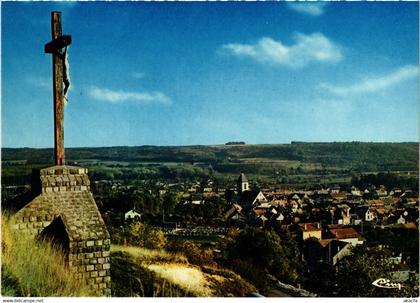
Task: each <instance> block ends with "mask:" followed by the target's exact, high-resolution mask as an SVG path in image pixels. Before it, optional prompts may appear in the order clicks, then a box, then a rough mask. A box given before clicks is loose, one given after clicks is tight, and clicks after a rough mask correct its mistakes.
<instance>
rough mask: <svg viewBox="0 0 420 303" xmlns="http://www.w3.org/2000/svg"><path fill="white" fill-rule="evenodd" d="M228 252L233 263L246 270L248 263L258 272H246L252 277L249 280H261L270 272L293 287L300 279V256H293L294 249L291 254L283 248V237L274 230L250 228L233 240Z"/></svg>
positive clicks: (227, 256)
mask: <svg viewBox="0 0 420 303" xmlns="http://www.w3.org/2000/svg"><path fill="white" fill-rule="evenodd" d="M226 249H227V255H226V258H227V260H228V261H229V262H230V263H232V264H234V265H236V266H237V267H238V268H242V269H244V268H245V267H246V266H245V265H246V264H244V263H248V266H249V267H250V268H257V269H258V270H252V271H246V272H243V273H242V274H250V275H251V276H249V277H246V278H248V279H250V280H251V281H253V279H254V278H255V279H257V280H258V281H259V279H260V276H261V272H268V273H270V274H272V275H274V276H275V277H276V278H277V279H279V280H281V281H282V282H285V283H292V284H293V283H295V282H296V281H297V279H298V277H299V273H298V268H297V267H296V264H298V261H297V260H295V259H296V258H297V257H298V256H297V255H294V256H291V251H293V250H291V251H288V250H287V248H286V247H284V246H283V245H282V240H281V238H280V237H279V235H278V234H277V233H276V232H275V231H274V230H270V231H267V230H261V229H257V228H252V227H247V228H245V229H244V230H242V231H241V232H240V233H239V234H238V235H237V236H236V237H234V238H233V240H232V242H230V244H228V245H227V247H226ZM238 260H241V261H240V262H239V261H238ZM239 265H240V266H239ZM253 273H254V274H255V275H254V274H253ZM239 274H241V273H239ZM254 282H257V281H254Z"/></svg>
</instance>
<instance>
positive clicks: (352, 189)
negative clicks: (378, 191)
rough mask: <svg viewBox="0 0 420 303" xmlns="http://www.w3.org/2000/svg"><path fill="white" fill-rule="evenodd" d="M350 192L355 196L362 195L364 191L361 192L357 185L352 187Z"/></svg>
mask: <svg viewBox="0 0 420 303" xmlns="http://www.w3.org/2000/svg"><path fill="white" fill-rule="evenodd" d="M350 193H351V194H352V195H353V196H354V197H361V196H362V193H361V192H360V190H359V189H358V188H356V187H355V186H352V187H351V191H350Z"/></svg>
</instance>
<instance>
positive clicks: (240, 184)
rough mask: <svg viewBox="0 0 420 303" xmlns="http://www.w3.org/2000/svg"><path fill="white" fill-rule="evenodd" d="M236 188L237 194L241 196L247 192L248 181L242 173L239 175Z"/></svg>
mask: <svg viewBox="0 0 420 303" xmlns="http://www.w3.org/2000/svg"><path fill="white" fill-rule="evenodd" d="M236 186H237V190H238V194H241V193H243V192H244V191H247V190H249V182H248V179H247V177H246V176H245V174H244V173H241V174H240V175H239V178H238V181H237V183H236Z"/></svg>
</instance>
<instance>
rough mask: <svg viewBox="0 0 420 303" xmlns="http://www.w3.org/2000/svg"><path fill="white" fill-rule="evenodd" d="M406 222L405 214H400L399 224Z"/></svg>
mask: <svg viewBox="0 0 420 303" xmlns="http://www.w3.org/2000/svg"><path fill="white" fill-rule="evenodd" d="M405 223H406V221H405V219H404V218H403V215H400V218H399V219H398V220H397V224H405Z"/></svg>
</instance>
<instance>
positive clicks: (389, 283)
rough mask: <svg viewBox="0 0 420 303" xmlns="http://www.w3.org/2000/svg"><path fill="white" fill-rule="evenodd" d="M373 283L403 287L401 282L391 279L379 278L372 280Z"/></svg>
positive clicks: (386, 286)
mask: <svg viewBox="0 0 420 303" xmlns="http://www.w3.org/2000/svg"><path fill="white" fill-rule="evenodd" d="M372 285H374V286H376V287H380V288H398V289H401V287H403V286H402V285H401V284H400V283H395V282H391V280H389V279H385V278H379V279H378V280H375V281H373V282H372Z"/></svg>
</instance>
